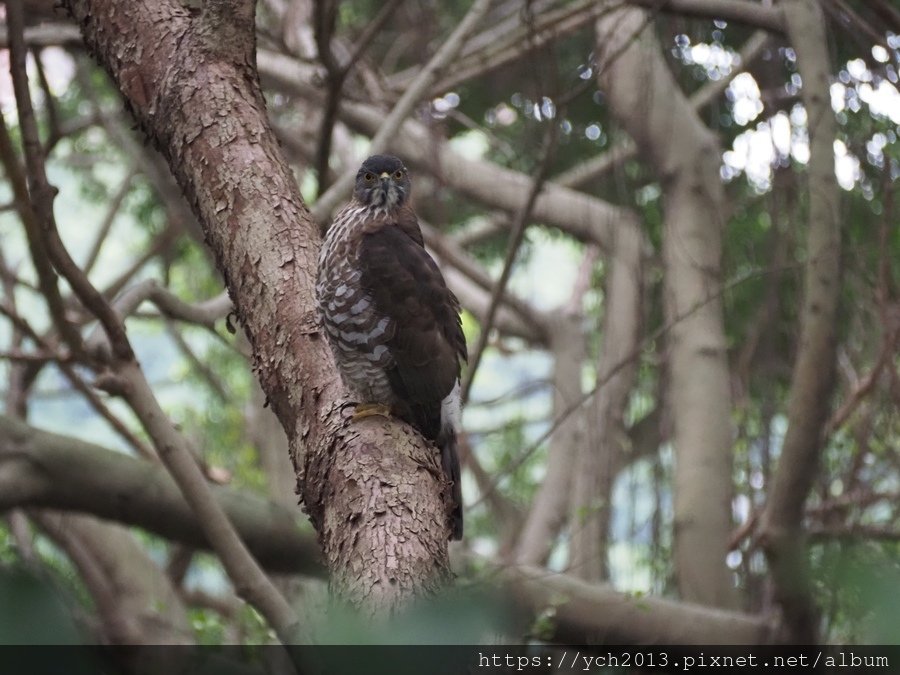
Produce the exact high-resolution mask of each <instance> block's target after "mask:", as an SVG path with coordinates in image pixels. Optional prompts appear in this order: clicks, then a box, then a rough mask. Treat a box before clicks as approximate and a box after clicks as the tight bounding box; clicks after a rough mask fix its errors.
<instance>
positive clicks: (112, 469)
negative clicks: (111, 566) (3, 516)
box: [0, 415, 324, 576]
mask: <svg viewBox="0 0 900 675" xmlns="http://www.w3.org/2000/svg"><path fill="white" fill-rule="evenodd" d="M0 488H2V489H0V511H3V510H7V509H11V508H15V507H18V506H23V507H39V508H50V509H60V510H65V511H76V512H80V513H88V514H92V515H95V516H97V517H98V518H104V519H106V520H115V521H117V522H120V523H123V524H126V525H134V526H137V527H141V528H143V529H145V530H147V531H149V532H153V533H155V534H158V535H159V536H161V537H165V538H167V539H171V540H172V541H176V542H181V543H183V544H186V545H188V546H192V547H195V548H202V549H208V548H210V543H209V539H208V538H207V536H206V534H205V533H204V530H203V527H202V526H201V525H200V523H199V522H198V519H197V516H196V514H194V512H193V511H192V510H191V507H190V506H189V505H188V503H187V502H186V501H185V500H184V497H183V496H182V495H181V493H180V492H179V490H178V486H177V485H176V484H175V483H174V481H173V480H172V478H171V477H170V476H169V474H168V473H167V472H166V471H165V470H164V469H163V468H162V467H161V466H159V465H158V464H153V463H150V462H144V461H141V460H138V459H134V458H132V457H129V456H128V455H125V454H122V453H120V452H113V451H112V450H107V449H105V448H101V447H99V446H97V445H94V444H92V443H87V442H85V441H81V440H78V439H75V438H70V437H67V436H60V435H58V434H53V433H50V432H47V431H41V430H38V429H35V428H33V427H30V426H28V425H26V424H25V423H24V422H22V421H20V420H17V419H15V418H12V417H8V416H5V415H0ZM211 491H212V494H213V495H214V496H215V499H216V501H218V503H219V504H220V505H221V508H222V509H223V510H224V511H225V512H226V513H228V516H229V518H230V519H231V520H232V521H233V522H234V524H235V527H236V528H237V529H238V530H239V531H240V533H241V536H242V538H243V539H244V541H246V542H247V546H248V547H249V548H250V550H252V551H253V552H254V554H255V555H256V556H257V558H258V559H259V560H260V562H261V564H263V565H264V566H265V567H266V569H268V570H270V571H272V572H278V573H295V574H307V575H316V576H320V575H322V574H324V569H323V567H322V563H321V555H320V553H319V548H318V545H317V544H316V541H315V538H314V536H313V535H312V534H311V533H308V532H304V531H303V529H302V528H301V526H300V523H299V521H298V517H297V515H298V514H297V511H296V509H288V508H285V507H284V506H281V505H280V504H277V503H275V502H271V501H268V500H266V499H263V498H262V497H260V496H258V495H255V494H252V493H248V492H243V491H240V490H235V489H233V488H230V487H223V486H213V487H212V489H211Z"/></svg>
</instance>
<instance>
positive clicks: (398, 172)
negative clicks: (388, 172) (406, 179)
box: [394, 169, 403, 180]
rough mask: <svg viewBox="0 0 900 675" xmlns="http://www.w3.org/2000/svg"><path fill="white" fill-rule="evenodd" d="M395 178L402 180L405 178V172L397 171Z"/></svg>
mask: <svg viewBox="0 0 900 675" xmlns="http://www.w3.org/2000/svg"><path fill="white" fill-rule="evenodd" d="M394 178H396V179H397V180H400V179H401V178H403V171H402V170H400V169H398V170H397V171H395V172H394Z"/></svg>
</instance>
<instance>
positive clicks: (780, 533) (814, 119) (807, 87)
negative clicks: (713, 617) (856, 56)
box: [760, 0, 841, 644]
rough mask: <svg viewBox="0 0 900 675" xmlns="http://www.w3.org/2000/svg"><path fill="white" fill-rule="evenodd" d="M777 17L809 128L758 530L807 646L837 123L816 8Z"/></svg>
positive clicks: (837, 261) (834, 260)
mask: <svg viewBox="0 0 900 675" xmlns="http://www.w3.org/2000/svg"><path fill="white" fill-rule="evenodd" d="M784 11H785V16H786V18H787V23H788V27H789V30H790V36H791V43H792V45H793V46H794V49H795V50H796V52H797V57H798V58H797V61H798V68H799V71H800V75H801V77H802V78H803V90H802V96H803V104H804V106H805V107H806V116H807V119H808V125H809V137H810V143H809V148H810V158H809V169H808V171H809V174H808V190H809V229H808V234H807V244H806V255H807V261H806V274H805V279H804V298H803V307H802V310H801V315H800V340H799V347H798V352H797V358H796V360H795V362H794V372H793V375H792V377H791V394H790V399H789V401H788V429H787V432H786V433H785V437H784V445H783V446H782V449H781V456H780V458H779V461H778V470H777V472H776V474H775V481H774V484H773V486H772V492H771V494H770V496H769V501H768V504H767V505H766V510H765V512H764V515H763V519H762V523H761V526H760V529H761V536H762V538H763V543H764V547H765V549H766V555H767V557H768V560H769V564H770V566H771V568H772V578H773V581H774V582H775V589H776V591H775V592H776V597H777V599H778V601H779V602H780V604H781V607H782V609H783V611H784V615H785V616H784V620H785V628H786V631H787V637H788V639H790V640H792V641H802V642H803V643H804V644H813V643H814V642H815V640H816V638H817V632H818V625H817V623H818V622H817V611H816V606H815V601H814V599H813V595H812V592H813V589H812V586H811V582H810V578H809V573H808V563H807V560H806V548H805V545H804V538H803V506H804V503H805V502H806V499H807V497H808V495H809V491H810V489H811V488H812V485H813V481H814V478H815V476H816V472H817V469H818V465H819V454H820V451H821V448H822V443H823V434H824V429H825V425H826V422H827V419H828V410H829V405H830V399H831V394H832V391H833V386H834V364H835V360H836V348H835V345H836V342H837V325H836V322H837V312H838V303H839V300H840V295H841V222H840V213H839V211H840V197H839V195H840V188H839V186H838V184H837V179H836V178H835V174H834V150H833V144H834V139H835V134H836V132H837V121H836V120H835V117H834V113H833V111H832V109H831V99H830V94H829V69H828V66H829V54H828V40H827V35H826V32H825V19H824V16H823V14H822V9H821V7H820V6H819V4H818V3H817V2H816V0H791V2H788V3H785V7H784Z"/></svg>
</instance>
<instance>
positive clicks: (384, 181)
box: [381, 171, 391, 186]
mask: <svg viewBox="0 0 900 675" xmlns="http://www.w3.org/2000/svg"><path fill="white" fill-rule="evenodd" d="M390 181H391V174H389V173H388V172H387V171H382V172H381V183H382V185H385V186H387V184H388V183H389V182H390Z"/></svg>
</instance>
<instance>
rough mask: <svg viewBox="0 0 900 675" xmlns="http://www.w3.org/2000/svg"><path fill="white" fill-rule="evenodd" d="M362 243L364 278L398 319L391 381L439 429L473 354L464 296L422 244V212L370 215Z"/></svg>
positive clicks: (420, 417)
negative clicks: (463, 363)
mask: <svg viewBox="0 0 900 675" xmlns="http://www.w3.org/2000/svg"><path fill="white" fill-rule="evenodd" d="M365 230H366V233H365V234H364V235H363V241H362V243H361V245H360V263H361V270H362V277H361V283H362V285H363V286H364V287H365V288H366V290H367V291H368V293H369V294H370V295H371V297H372V298H373V300H374V302H375V307H376V309H377V310H378V312H379V313H381V314H383V315H385V316H388V317H390V319H391V322H392V323H394V324H395V327H396V329H395V331H394V334H393V337H392V338H391V339H390V341H388V342H387V347H388V350H389V351H390V353H391V356H392V359H393V362H394V367H393V368H392V369H391V370H390V371H389V372H388V377H389V379H390V382H391V386H392V388H393V389H394V390H395V392H396V394H397V396H398V398H399V399H401V400H402V401H404V402H405V403H406V404H407V405H408V406H409V408H410V411H409V412H410V416H411V417H412V419H411V420H410V421H412V422H413V423H414V424H416V426H418V427H419V428H420V429H421V431H422V433H424V434H425V435H426V436H428V437H430V438H432V439H434V438H436V437H437V434H438V432H439V431H440V413H441V401H442V400H443V399H444V397H446V396H447V395H448V394H449V393H450V391H451V390H452V389H453V386H454V385H455V383H456V381H457V380H458V379H459V372H460V359H465V358H466V346H465V337H464V336H463V332H462V325H461V322H460V317H459V302H458V301H457V299H456V297H455V296H454V295H453V293H452V292H451V291H450V290H449V289H448V288H447V285H446V283H445V282H444V278H443V276H442V275H441V272H440V269H438V266H437V264H435V262H434V260H432V258H431V256H429V255H428V252H427V251H426V250H425V249H424V248H423V246H422V243H421V241H422V239H421V236H422V235H421V233H420V231H419V227H418V223H417V222H416V218H415V215H414V214H413V213H412V211H411V210H409V209H403V210H401V212H400V213H399V214H398V216H397V217H394V218H390V217H385V218H383V219H380V220H379V222H374V221H372V222H370V223H369V224H368V225H367V226H366V228H365Z"/></svg>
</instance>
